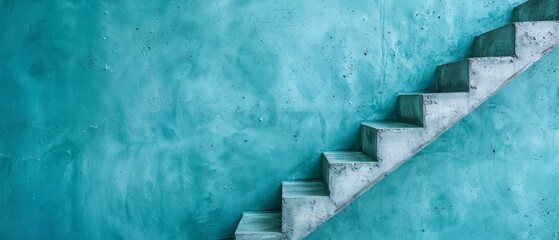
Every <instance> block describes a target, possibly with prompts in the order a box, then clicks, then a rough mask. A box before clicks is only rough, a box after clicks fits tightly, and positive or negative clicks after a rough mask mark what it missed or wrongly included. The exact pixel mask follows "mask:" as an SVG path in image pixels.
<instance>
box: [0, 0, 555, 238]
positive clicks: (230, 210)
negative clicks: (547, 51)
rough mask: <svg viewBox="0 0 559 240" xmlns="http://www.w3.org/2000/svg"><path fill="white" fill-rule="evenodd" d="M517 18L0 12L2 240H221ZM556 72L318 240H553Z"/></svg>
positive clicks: (420, 160) (220, 7) (389, 9)
mask: <svg viewBox="0 0 559 240" xmlns="http://www.w3.org/2000/svg"><path fill="white" fill-rule="evenodd" d="M520 2H522V0H497V1H495V0H480V1H458V0H450V1H440V0H428V1H416V0H405V1H389V0H378V1H318V0H316V1H315V0H311V1H294V0H287V1H269V0H266V1H233V0H230V1H226V0H220V1H165V2H163V1H161V2H159V1H88V0H75V1H63V0H44V1H15V0H3V1H1V4H0V14H1V16H2V17H1V18H0V27H1V29H3V30H2V35H0V54H1V55H0V117H1V118H0V190H1V191H0V239H49V238H56V239H81V238H90V239H177V238H186V239H201V238H202V239H219V238H228V237H232V236H233V232H234V229H235V227H236V223H237V222H238V220H239V218H240V214H241V213H242V212H243V211H245V210H259V209H274V208H277V207H278V206H279V189H280V181H282V180H294V179H303V178H317V177H319V176H320V172H319V169H320V168H319V163H320V158H319V157H320V152H322V151H324V150H341V149H354V148H356V147H357V143H358V139H357V131H358V127H359V122H360V121H362V120H375V119H382V118H385V117H391V116H393V106H394V103H395V97H396V94H397V93H399V92H404V91H414V90H418V89H424V88H428V87H430V86H432V85H433V81H432V79H433V74H434V69H435V66H436V65H438V64H441V63H445V62H448V61H453V60H457V59H459V58H462V57H464V56H466V54H467V51H468V47H469V44H470V43H471V40H472V39H473V36H475V35H476V34H479V33H481V32H483V31H487V30H491V29H493V28H496V27H499V26H501V25H503V24H504V23H506V22H507V21H508V19H509V16H510V11H511V9H512V7H514V6H516V5H518V4H519V3H520ZM556 59H559V53H557V52H554V53H553V54H552V55H550V56H548V57H546V58H545V59H543V60H542V62H541V63H540V64H537V65H536V66H535V67H534V68H533V69H532V70H530V71H529V72H527V73H525V74H523V75H522V76H521V77H520V78H519V79H517V80H515V82H513V84H512V85H511V86H509V87H507V88H506V89H504V90H503V92H502V93H499V94H498V95H497V96H496V97H494V98H492V99H491V100H490V101H489V102H488V103H486V104H484V105H483V106H482V107H481V108H480V109H479V110H477V111H475V112H474V113H472V114H471V115H470V116H469V117H467V118H466V119H464V120H463V121H462V122H461V123H459V124H458V126H456V127H454V128H453V129H451V130H450V131H449V132H448V133H447V134H445V135H443V136H442V137H441V138H440V139H439V140H437V141H436V142H434V143H433V144H432V145H431V146H429V147H428V148H427V149H425V150H424V151H423V152H422V153H421V154H420V155H419V156H417V157H415V158H414V159H413V160H412V161H411V162H410V163H409V164H406V165H404V166H403V167H402V168H401V169H400V170H398V171H397V172H395V173H394V174H393V175H391V176H389V177H388V178H387V179H385V180H384V181H383V182H382V183H380V184H379V185H378V186H376V187H374V188H373V189H371V190H370V191H369V192H367V193H366V194H365V195H364V196H363V197H362V198H360V199H359V200H358V201H356V202H355V204H353V205H351V206H350V207H349V208H348V209H347V210H346V211H344V212H343V213H341V214H340V215H338V216H336V217H335V218H334V219H333V220H332V221H330V222H328V223H326V224H325V225H324V226H323V227H321V228H320V229H319V230H317V232H316V233H315V234H313V235H312V236H311V237H310V238H311V239H325V238H333V237H336V238H346V239H355V238H357V239H370V238H374V237H378V238H382V239H401V238H402V237H407V238H421V237H425V238H437V237H448V238H470V237H471V236H473V237H478V238H484V237H486V238H491V239H493V238H510V237H512V238H532V237H535V238H557V237H559V233H557V232H554V231H557V230H555V228H556V227H555V226H557V225H559V203H558V199H557V197H556V195H554V194H555V193H556V192H558V190H559V189H558V188H559V187H558V186H559V184H557V183H558V182H557V171H558V166H559V158H558V157H556V156H558V154H557V153H558V151H559V149H557V141H559V132H558V131H557V129H559V125H558V122H557V119H559V107H558V106H559V105H558V103H559V101H558V99H559V95H558V87H557V86H558V85H557V82H556V79H557V77H558V75H559V74H557V73H556V71H557V68H558V67H557V66H555V65H554V62H555V61H556Z"/></svg>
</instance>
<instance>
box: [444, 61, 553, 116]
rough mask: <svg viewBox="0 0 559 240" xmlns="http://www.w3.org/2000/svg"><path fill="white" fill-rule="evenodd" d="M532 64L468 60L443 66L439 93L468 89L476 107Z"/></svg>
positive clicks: (531, 62) (473, 105) (470, 101)
mask: <svg viewBox="0 0 559 240" xmlns="http://www.w3.org/2000/svg"><path fill="white" fill-rule="evenodd" d="M542 56H543V53H542ZM531 64H533V61H529V60H525V59H518V58H515V57H484V58H468V59H464V60H461V61H458V62H453V63H449V64H444V65H441V66H439V67H438V68H437V72H436V86H437V91H439V92H463V91H465V90H466V91H468V93H469V97H470V100H469V103H470V105H471V106H472V107H476V106H478V105H479V104H481V103H482V102H483V101H485V100H486V99H487V98H489V97H490V96H492V95H493V94H494V93H495V92H496V91H497V90H499V89H501V88H502V87H503V86H504V85H506V84H507V83H508V82H509V81H511V80H512V79H514V78H515V77H516V76H517V75H519V74H520V73H522V72H524V70H526V69H527V68H528V67H529V66H531Z"/></svg>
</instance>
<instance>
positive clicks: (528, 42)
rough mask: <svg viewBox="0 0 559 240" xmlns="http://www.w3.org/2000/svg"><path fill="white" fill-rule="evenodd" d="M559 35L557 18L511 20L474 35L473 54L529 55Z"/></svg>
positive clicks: (549, 46)
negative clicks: (512, 21) (516, 21)
mask: <svg viewBox="0 0 559 240" xmlns="http://www.w3.org/2000/svg"><path fill="white" fill-rule="evenodd" d="M558 39H559V22H522V23H514V24H510V25H507V26H504V27H502V28H499V29H496V30H494V31H490V32H487V33H484V34H482V35H480V36H477V37H476V38H475V39H474V42H473V44H472V49H471V56H472V57H501V56H516V57H518V58H520V59H532V58H534V57H537V56H539V54H541V53H542V52H545V51H547V50H548V49H549V48H551V47H552V46H554V44H555V43H556V42H557V40H558Z"/></svg>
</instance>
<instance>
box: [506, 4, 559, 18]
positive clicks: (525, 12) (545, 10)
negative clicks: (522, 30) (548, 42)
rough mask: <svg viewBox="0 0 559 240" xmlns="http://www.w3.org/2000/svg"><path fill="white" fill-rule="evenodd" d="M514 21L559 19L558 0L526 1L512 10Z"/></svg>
mask: <svg viewBox="0 0 559 240" xmlns="http://www.w3.org/2000/svg"><path fill="white" fill-rule="evenodd" d="M512 20H513V21H514V22H527V21H551V20H559V1H557V0H540V1H528V2H526V3H524V4H522V5H520V6H518V7H516V8H514V10H513V14H512Z"/></svg>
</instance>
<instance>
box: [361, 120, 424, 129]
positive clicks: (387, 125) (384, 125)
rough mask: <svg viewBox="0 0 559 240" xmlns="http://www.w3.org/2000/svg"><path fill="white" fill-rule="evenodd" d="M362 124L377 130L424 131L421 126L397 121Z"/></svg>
mask: <svg viewBox="0 0 559 240" xmlns="http://www.w3.org/2000/svg"><path fill="white" fill-rule="evenodd" d="M361 124H362V125H365V126H367V127H371V128H375V129H422V127H421V126H418V125H415V124H410V123H404V122H397V121H370V122H362V123H361Z"/></svg>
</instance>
